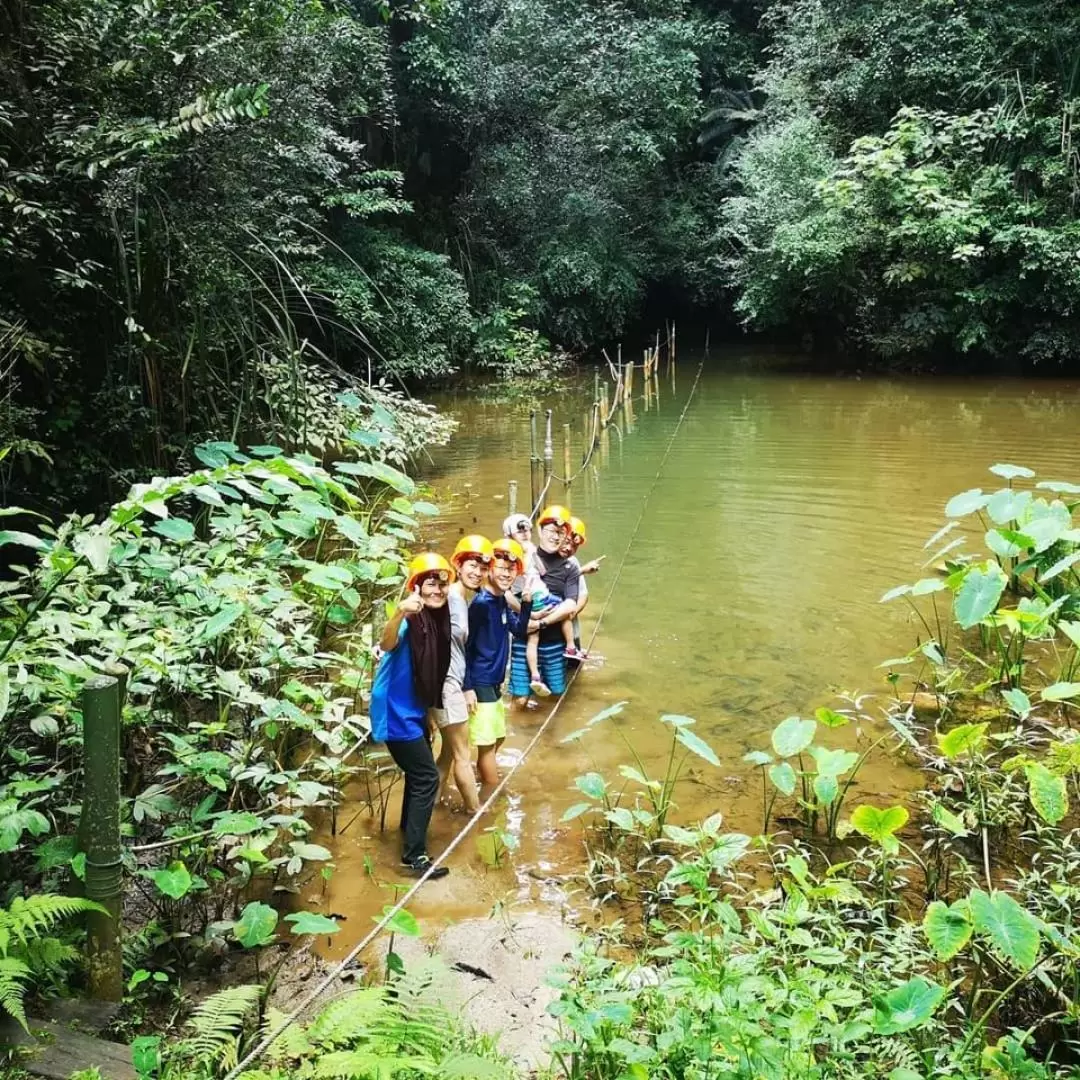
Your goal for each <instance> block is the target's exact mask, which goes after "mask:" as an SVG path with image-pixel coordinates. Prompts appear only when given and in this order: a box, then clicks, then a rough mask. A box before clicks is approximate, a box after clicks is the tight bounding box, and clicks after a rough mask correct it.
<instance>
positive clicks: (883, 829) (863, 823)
mask: <svg viewBox="0 0 1080 1080" xmlns="http://www.w3.org/2000/svg"><path fill="white" fill-rule="evenodd" d="M908 817H909V815H908V812H907V809H906V808H905V807H903V806H890V807H889V808H888V809H886V810H882V809H880V808H879V807H877V806H871V805H869V804H868V803H864V804H863V805H862V806H857V807H856V808H855V810H854V811H853V812H852V815H851V824H852V827H853V828H854V829H855V830H856V831H857V832H860V833H862V835H863V836H865V837H866V838H867V839H869V840H873V841H874V843H876V844H880V845H881V846H882V847H883V848H884V849H885V850H886V851H888V852H896V851H898V850H899V847H900V845H899V843H898V842H897V840H896V837H895V836H894V833H896V831H897V830H898V829H902V828H903V827H904V826H905V825H906V824H907V820H908Z"/></svg>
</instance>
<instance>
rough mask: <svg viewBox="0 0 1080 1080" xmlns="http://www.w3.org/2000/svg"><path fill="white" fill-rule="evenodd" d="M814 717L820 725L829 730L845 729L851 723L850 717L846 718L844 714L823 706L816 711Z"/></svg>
mask: <svg viewBox="0 0 1080 1080" xmlns="http://www.w3.org/2000/svg"><path fill="white" fill-rule="evenodd" d="M814 716H815V717H816V718H817V722H818V723H819V724H821V725H822V726H823V727H827V728H838V727H844V726H845V725H847V724H850V723H851V717H850V716H845V715H844V714H843V713H839V712H836V711H835V710H834V709H827V708H825V706H822V707H821V708H820V709H815V710H814Z"/></svg>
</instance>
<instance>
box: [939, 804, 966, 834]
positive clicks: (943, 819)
mask: <svg viewBox="0 0 1080 1080" xmlns="http://www.w3.org/2000/svg"><path fill="white" fill-rule="evenodd" d="M930 817H931V819H932V820H933V822H934V824H935V825H940V826H941V828H943V829H945V830H946V831H947V832H951V833H952V834H953V836H968V835H970V830H969V829H968V827H967V826H966V825H965V824H964V821H963V818H961V817H960V816H959V815H958V814H954V813H953V812H952V811H951V810H950V809H949V808H948V807H947V806H944V805H942V804H941V803H934V809H933V810H931V811H930Z"/></svg>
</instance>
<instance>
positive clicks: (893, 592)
mask: <svg viewBox="0 0 1080 1080" xmlns="http://www.w3.org/2000/svg"><path fill="white" fill-rule="evenodd" d="M910 592H911V586H910V585H894V586H893V587H892V588H891V589H890V590H889V591H888V592H887V593H883V594H882V596H881V599H880V600H879V601H878V603H879V604H887V603H888V602H889V601H890V600H895V599H896V598H897V597H898V596H907V595H908V593H910Z"/></svg>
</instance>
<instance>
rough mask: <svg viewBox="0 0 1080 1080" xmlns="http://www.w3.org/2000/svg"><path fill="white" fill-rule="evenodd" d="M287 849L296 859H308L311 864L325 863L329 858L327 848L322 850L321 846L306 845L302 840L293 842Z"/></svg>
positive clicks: (329, 854) (329, 853)
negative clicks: (289, 849) (290, 850)
mask: <svg viewBox="0 0 1080 1080" xmlns="http://www.w3.org/2000/svg"><path fill="white" fill-rule="evenodd" d="M289 847H290V848H291V849H292V853H293V854H294V855H296V856H297V857H298V858H301V859H308V860H310V861H311V862H325V861H326V860H327V859H329V858H330V857H331V852H330V850H329V848H324V847H323V846H322V844H308V843H306V842H305V841H303V840H294V841H293V842H292V843H291V844H290V845H289Z"/></svg>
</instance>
